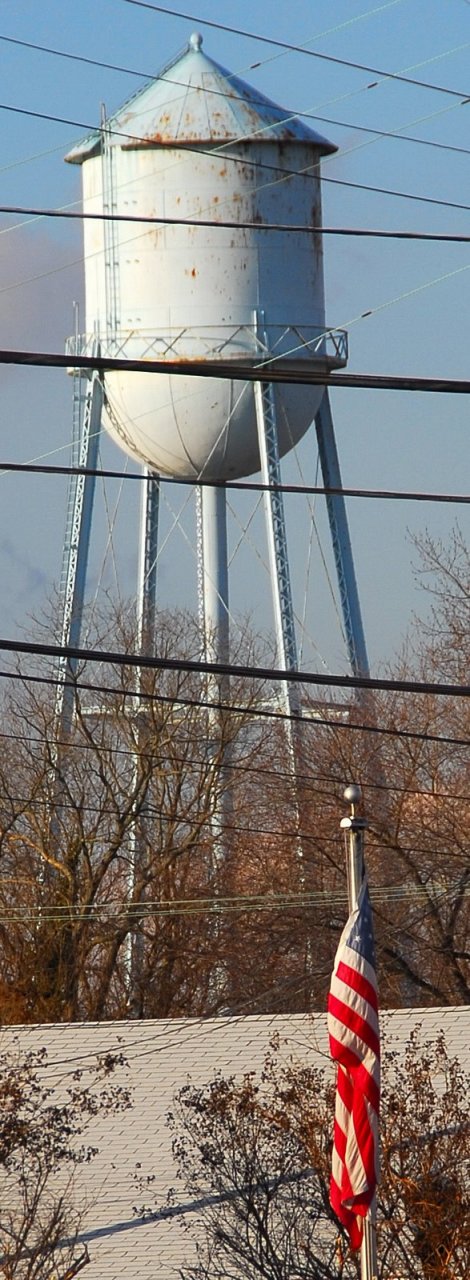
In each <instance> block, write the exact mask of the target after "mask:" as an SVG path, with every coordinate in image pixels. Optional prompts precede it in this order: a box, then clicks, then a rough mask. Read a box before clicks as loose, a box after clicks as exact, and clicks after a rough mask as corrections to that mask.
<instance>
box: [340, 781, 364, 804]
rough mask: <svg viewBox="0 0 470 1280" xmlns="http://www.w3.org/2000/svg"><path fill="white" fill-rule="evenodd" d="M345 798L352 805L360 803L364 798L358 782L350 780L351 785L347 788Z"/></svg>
mask: <svg viewBox="0 0 470 1280" xmlns="http://www.w3.org/2000/svg"><path fill="white" fill-rule="evenodd" d="M344 799H345V800H347V801H348V803H349V804H351V805H355V804H359V802H360V800H361V799H362V791H361V788H360V786H359V784H358V783H357V782H350V783H349V786H348V787H346V788H345V791H344Z"/></svg>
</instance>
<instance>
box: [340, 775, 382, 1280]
mask: <svg viewBox="0 0 470 1280" xmlns="http://www.w3.org/2000/svg"><path fill="white" fill-rule="evenodd" d="M361 797H362V792H361V788H360V787H359V786H358V784H357V783H356V782H351V783H350V785H349V786H348V787H346V789H345V792H344V798H345V800H347V801H348V803H349V804H350V805H351V813H350V816H349V818H342V820H341V829H342V831H347V832H348V834H349V840H348V850H347V860H346V869H347V883H348V908H349V913H351V912H352V911H355V909H356V907H357V903H358V897H359V890H360V887H361V884H362V880H363V876H364V832H365V831H367V821H366V819H365V818H361V817H359V816H358V814H357V812H356V810H357V806H358V805H359V804H360V801H361ZM376 1222H377V1210H376V1199H375V1196H374V1199H373V1201H372V1204H371V1206H370V1209H369V1212H368V1214H367V1216H366V1217H365V1218H364V1228H363V1236H362V1244H361V1280H377V1229H376Z"/></svg>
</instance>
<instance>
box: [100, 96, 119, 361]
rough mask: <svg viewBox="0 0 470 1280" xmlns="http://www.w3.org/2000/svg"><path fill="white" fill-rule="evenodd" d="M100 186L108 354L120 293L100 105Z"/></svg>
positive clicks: (110, 166)
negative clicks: (102, 215)
mask: <svg viewBox="0 0 470 1280" xmlns="http://www.w3.org/2000/svg"><path fill="white" fill-rule="evenodd" d="M101 182H102V190H103V213H104V214H105V215H107V216H105V220H104V222H103V240H104V272H105V299H106V341H107V347H108V354H109V351H110V350H112V348H113V343H114V344H115V343H116V335H117V333H118V331H119V326H120V296H119V295H120V289H119V243H118V224H117V223H116V221H115V214H117V212H118V206H117V192H116V174H115V165H114V148H113V146H112V143H111V139H110V130H109V127H108V124H107V120H106V109H105V106H104V103H103V104H102V106H101Z"/></svg>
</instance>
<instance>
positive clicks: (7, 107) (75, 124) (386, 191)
mask: <svg viewBox="0 0 470 1280" xmlns="http://www.w3.org/2000/svg"><path fill="white" fill-rule="evenodd" d="M0 111H10V112H13V114H16V115H24V116H30V117H33V119H36V120H46V121H49V122H52V123H55V124H66V125H69V126H70V127H71V128H76V129H83V130H84V131H85V133H87V134H90V133H92V134H96V135H98V134H99V133H100V127H99V125H91V124H89V123H87V124H85V123H84V122H83V121H80V120H70V119H68V118H66V117H63V116H55V115H51V114H50V113H48V114H46V113H45V112H41V111H31V110H27V109H26V108H25V107H15V106H12V105H11V104H9V103H5V102H1V103H0ZM107 132H108V133H109V134H111V135H112V136H113V137H115V138H123V139H124V140H125V141H127V142H129V141H130V142H135V141H136V137H135V134H128V133H123V132H122V131H118V130H116V129H110V128H107ZM137 141H138V139H137ZM232 141H236V139H234V140H232ZM243 141H245V139H243ZM155 145H157V144H155ZM223 146H225V147H226V146H227V144H226V143H224V144H223ZM161 149H162V150H165V149H166V150H175V149H179V148H177V143H176V142H173V143H171V144H165V143H162V144H161ZM184 150H185V152H187V151H194V152H196V153H197V154H198V155H208V156H213V155H214V154H219V153H221V147H220V146H219V147H218V148H212V149H206V148H203V147H201V146H199V145H197V146H196V145H195V146H193V147H192V146H191V145H190V144H189V143H185V144H184ZM223 156H224V160H226V161H227V163H230V164H243V165H244V164H246V157H245V156H243V157H242V156H234V155H230V154H229V153H228V152H226V151H224V152H223ZM256 169H257V170H259V171H261V170H264V171H266V172H270V173H276V174H277V175H278V180H279V181H285V180H287V179H288V178H290V177H295V178H299V177H302V178H304V179H305V180H306V181H309V180H310V181H317V177H318V172H319V170H320V162H317V163H316V164H313V165H310V166H309V167H308V168H307V169H301V170H299V169H284V168H283V169H282V171H281V170H280V169H279V165H273V164H267V163H266V162H264V161H261V160H260V161H258V160H257V161H256ZM317 171H318V172H317ZM321 181H322V182H323V183H325V182H328V183H330V184H333V185H335V186H340V187H348V188H351V189H353V190H357V191H370V192H373V193H374V194H377V195H386V196H396V197H398V198H400V199H403V200H415V201H418V202H419V203H421V204H431V205H435V206H437V207H439V208H444V209H462V210H465V211H468V210H470V205H468V204H463V203H461V202H460V201H456V200H443V199H437V198H436V197H434V196H421V195H417V194H416V193H414V192H411V191H396V190H395V189H394V188H389V187H378V186H375V185H373V184H371V183H361V182H352V181H346V180H345V179H343V178H329V177H327V176H326V175H325V174H324V173H323V172H322V174H321Z"/></svg>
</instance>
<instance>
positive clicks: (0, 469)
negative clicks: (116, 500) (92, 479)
mask: <svg viewBox="0 0 470 1280" xmlns="http://www.w3.org/2000/svg"><path fill="white" fill-rule="evenodd" d="M10 472H14V473H15V474H17V473H18V474H20V475H23V474H24V475H58V476H97V477H99V478H100V479H103V480H137V481H140V482H141V483H142V481H143V479H144V477H143V475H142V472H140V471H118V470H115V469H112V468H106V467H72V466H65V465H64V466H61V465H56V464H53V463H38V462H2V461H0V477H1V475H2V474H3V473H4V474H8V473H10ZM152 474H153V476H154V478H155V479H157V480H159V481H161V482H162V483H164V484H169V485H179V486H183V488H193V487H194V485H195V484H196V483H197V485H198V487H199V488H211V489H227V490H230V491H235V492H237V491H238V490H239V491H240V492H242V493H246V492H248V493H265V492H269V493H271V492H274V493H286V494H291V495H294V496H295V495H296V494H297V495H299V496H307V497H316V496H320V497H321V496H325V495H328V496H339V495H341V496H342V497H343V498H367V499H368V498H371V499H374V500H376V501H382V500H383V501H389V500H390V501H394V502H439V503H456V504H457V505H464V506H466V505H468V504H469V503H470V495H469V494H465V493H435V492H433V493H429V492H424V491H421V490H414V489H411V490H406V489H348V488H344V487H343V486H341V488H334V487H331V486H329V487H325V486H324V485H307V484H262V483H261V482H260V481H254V480H253V481H252V480H204V479H200V478H199V477H198V478H197V481H196V480H189V479H186V478H185V477H183V476H166V475H160V474H159V473H158V472H156V471H155V472H153V473H152Z"/></svg>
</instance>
